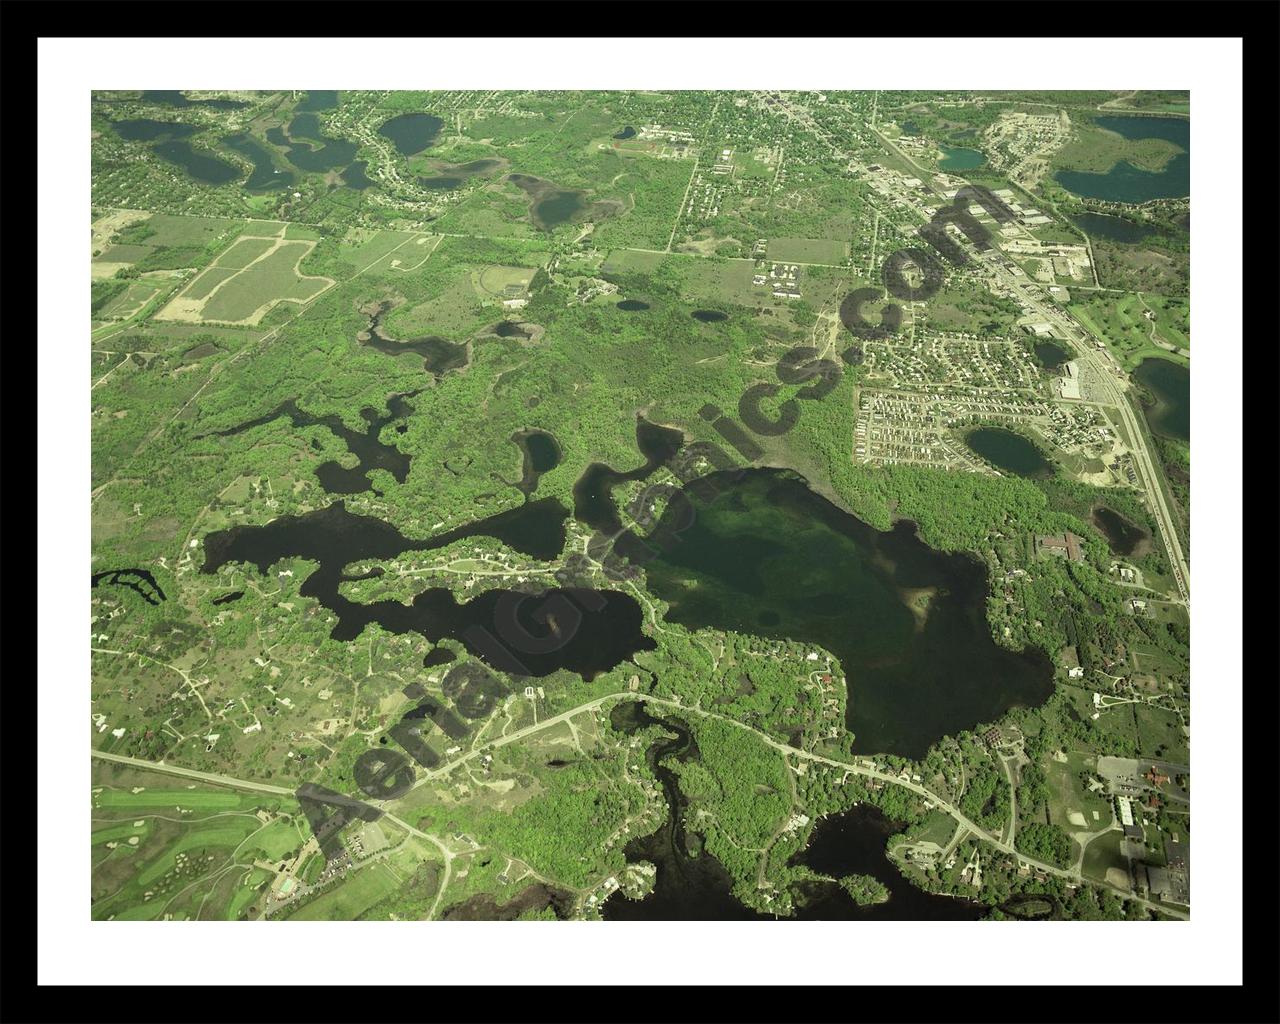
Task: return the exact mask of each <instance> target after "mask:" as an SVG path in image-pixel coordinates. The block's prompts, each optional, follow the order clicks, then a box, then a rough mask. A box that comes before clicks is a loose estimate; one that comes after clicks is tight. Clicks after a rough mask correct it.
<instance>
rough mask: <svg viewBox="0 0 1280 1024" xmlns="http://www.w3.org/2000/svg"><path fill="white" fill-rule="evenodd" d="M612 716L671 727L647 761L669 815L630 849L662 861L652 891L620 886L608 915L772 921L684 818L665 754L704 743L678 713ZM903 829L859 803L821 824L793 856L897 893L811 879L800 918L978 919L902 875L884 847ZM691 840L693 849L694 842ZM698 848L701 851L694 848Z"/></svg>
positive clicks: (637, 705)
mask: <svg viewBox="0 0 1280 1024" xmlns="http://www.w3.org/2000/svg"><path fill="white" fill-rule="evenodd" d="M610 723H611V724H612V725H613V727H614V728H615V729H619V730H621V731H623V732H627V733H635V732H638V731H640V730H642V729H644V728H646V727H648V726H652V725H658V726H660V727H661V728H662V729H663V730H664V731H665V732H667V733H669V734H671V735H668V736H663V737H660V738H658V739H657V740H655V741H654V742H652V743H650V744H649V747H648V749H647V750H646V751H645V760H646V761H647V763H648V765H649V768H650V769H651V770H652V771H653V773H654V775H655V776H656V777H657V779H658V782H659V784H660V785H661V786H662V793H663V796H664V797H665V799H666V803H667V809H668V816H667V818H666V820H665V821H664V822H663V823H662V826H661V827H660V828H659V829H658V830H657V831H656V832H654V833H652V834H651V835H647V836H637V837H636V838H634V839H632V840H630V841H629V842H628V843H627V845H626V847H625V848H624V851H623V852H624V854H625V856H626V858H627V861H628V863H636V862H638V861H649V862H650V863H652V864H653V865H654V866H655V867H656V868H657V875H656V877H655V879H654V888H653V892H652V893H650V894H649V895H648V896H646V897H645V898H644V899H643V900H632V899H628V898H627V897H625V896H623V895H622V894H621V893H614V894H613V895H612V896H611V897H610V898H609V899H608V900H606V901H605V903H604V904H603V906H602V907H601V908H600V912H601V916H603V917H604V919H605V920H606V921H751V920H761V921H763V920H773V919H774V915H773V914H762V913H759V912H757V911H755V910H751V909H750V908H748V907H746V906H744V905H743V904H742V903H740V902H739V901H738V899H737V898H736V897H735V896H734V895H733V891H732V890H733V882H732V879H731V877H730V875H729V873H728V872H727V871H726V870H725V869H724V867H723V866H722V865H721V864H720V862H719V861H718V860H716V858H715V857H713V856H712V855H711V854H709V853H707V852H706V851H705V850H700V849H698V848H699V847H700V846H701V843H700V842H699V840H698V839H697V837H695V836H691V835H690V834H689V833H688V832H687V830H686V829H685V825H684V817H685V809H686V807H687V806H688V800H687V799H686V798H685V796H684V794H683V793H682V792H681V791H680V786H679V781H678V779H677V778H676V775H675V773H674V772H673V771H672V770H671V769H670V768H668V767H666V766H664V765H663V763H662V762H663V759H664V758H672V759H674V760H677V761H688V760H697V758H698V756H699V752H698V747H697V743H696V742H695V741H694V740H693V738H692V736H691V735H690V733H689V730H688V727H687V726H686V724H685V723H684V722H683V721H682V720H681V719H680V718H679V716H678V715H668V716H654V715H652V714H650V712H649V711H648V709H647V708H646V707H645V706H644V705H643V704H642V703H641V702H639V701H628V702H623V703H620V704H617V705H615V706H614V708H613V711H612V712H611V713H610ZM898 830H899V826H898V825H897V824H896V823H895V822H891V821H889V820H887V819H885V818H884V817H883V815H881V814H880V813H879V812H878V811H877V810H876V808H874V807H870V806H867V805H863V806H859V807H855V808H853V809H852V810H850V811H847V812H845V813H844V814H841V815H835V816H832V817H831V818H827V819H825V820H824V821H822V822H821V823H819V825H818V826H817V827H816V828H815V829H814V832H813V836H812V837H811V839H810V843H809V846H808V847H807V848H806V849H805V850H804V851H802V852H801V853H800V854H799V855H798V856H797V857H796V858H795V859H794V861H793V863H802V864H805V865H807V866H808V867H810V868H812V869H813V870H815V871H819V872H822V873H824V874H831V875H833V876H834V877H840V876H843V875H847V874H854V873H856V874H866V875H874V876H875V877H876V878H878V879H879V880H880V881H881V882H883V883H884V884H885V886H886V887H887V888H888V890H889V893H890V898H889V900H888V901H887V902H885V903H882V904H877V905H875V906H869V907H860V906H858V905H857V904H856V903H855V902H854V901H853V899H852V898H851V897H850V896H849V895H848V893H846V892H845V891H844V890H843V889H841V888H840V887H839V886H837V885H834V884H832V885H825V884H811V885H806V887H805V888H806V895H807V896H808V898H807V899H805V900H803V902H802V903H800V905H798V907H797V913H796V915H795V916H796V919H798V920H801V921H831V920H897V921H900V920H924V921H930V920H975V919H977V918H979V917H981V916H982V914H983V913H984V908H982V907H979V906H978V905H976V904H973V903H969V902H967V901H963V900H954V899H950V898H948V897H945V896H931V895H929V894H928V893H925V892H922V891H921V890H919V889H916V888H915V887H914V886H913V885H911V883H910V882H908V881H907V880H906V879H905V878H903V877H902V876H901V875H900V874H899V873H898V871H897V869H895V868H894V866H893V865H892V864H891V863H890V862H889V860H888V858H887V857H885V854H884V845H885V840H886V839H887V838H888V837H889V836H890V835H892V834H894V832H896V831H898ZM691 847H692V848H693V849H691ZM695 851H696V852H695Z"/></svg>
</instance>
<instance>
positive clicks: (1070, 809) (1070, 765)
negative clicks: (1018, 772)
mask: <svg viewBox="0 0 1280 1024" xmlns="http://www.w3.org/2000/svg"><path fill="white" fill-rule="evenodd" d="M1086 759H1087V755H1084V754H1081V753H1078V752H1074V751H1073V752H1072V753H1070V754H1069V755H1068V756H1067V761H1066V763H1065V764H1064V763H1062V762H1060V761H1049V762H1047V763H1046V764H1045V766H1044V773H1045V783H1046V785H1047V786H1048V789H1049V824H1051V825H1060V826H1061V827H1062V828H1065V829H1067V830H1068V831H1076V830H1083V831H1089V832H1092V831H1095V830H1097V829H1100V828H1104V827H1106V826H1107V825H1109V824H1110V823H1111V803H1110V801H1109V800H1108V799H1107V798H1106V797H1105V796H1103V795H1102V794H1100V793H1091V792H1089V790H1088V789H1086V788H1085V786H1084V785H1083V784H1082V783H1081V781H1080V773H1081V772H1082V771H1084V770H1085V762H1086ZM1094 812H1097V815H1098V816H1097V817H1096V818H1095V817H1094V816H1093V815H1094ZM1073 813H1075V814H1079V815H1080V816H1081V817H1083V818H1084V825H1081V824H1080V822H1079V821H1072V820H1071V815H1072V814H1073Z"/></svg>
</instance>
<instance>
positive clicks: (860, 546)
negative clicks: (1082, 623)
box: [575, 469, 1053, 758]
mask: <svg viewBox="0 0 1280 1024" xmlns="http://www.w3.org/2000/svg"><path fill="white" fill-rule="evenodd" d="M685 493H686V497H687V498H688V501H689V503H690V505H691V507H692V511H693V516H692V525H689V526H687V527H685V528H684V529H678V526H679V525H680V524H681V521H682V519H684V517H685V512H684V511H683V510H681V509H679V508H671V507H669V508H668V509H667V511H666V512H664V514H663V517H662V520H661V521H660V522H659V524H658V526H657V527H656V528H655V534H654V535H655V536H663V535H664V534H663V531H664V530H665V531H667V532H668V533H670V534H673V535H674V536H676V537H677V538H678V540H675V541H673V542H667V543H665V544H655V547H657V548H658V550H659V553H658V554H657V556H656V557H655V558H653V560H651V561H648V562H645V563H644V571H645V574H646V578H647V581H648V586H649V589H650V590H651V591H652V592H653V593H654V594H656V595H657V596H658V597H660V598H662V599H663V600H664V601H666V602H668V603H669V606H670V607H669V609H668V612H667V615H666V617H667V619H668V620H669V621H674V622H679V623H681V624H683V625H685V626H687V627H689V628H690V629H698V628H703V627H711V628H714V629H720V630H735V631H737V632H740V633H746V634H754V635H757V636H764V637H774V638H778V639H784V638H786V639H792V640H797V641H800V642H802V643H812V644H814V645H815V646H820V647H822V648H823V649H825V650H827V651H829V652H830V653H831V654H833V655H834V656H835V657H837V658H838V659H839V660H840V664H841V665H842V666H843V668H844V671H845V673H846V675H847V678H848V689H849V703H848V713H847V716H846V722H847V725H848V727H849V730H850V731H851V732H852V733H853V734H854V737H855V739H854V749H855V750H858V751H859V752H866V753H892V754H899V755H902V756H904V757H911V758H917V757H920V756H922V755H923V754H924V753H925V751H926V750H927V749H928V747H929V746H930V745H931V744H932V743H934V742H936V741H937V740H938V739H940V738H942V737H943V736H948V735H954V734H955V733H957V732H959V731H960V730H962V729H968V728H971V727H973V726H974V725H976V724H978V723H979V722H986V721H993V720H995V719H997V718H998V717H999V716H1000V715H1002V714H1003V713H1004V712H1005V711H1007V710H1008V709H1009V708H1010V707H1013V706H1015V705H1026V706H1035V705H1039V704H1040V703H1042V702H1043V701H1044V700H1045V699H1047V698H1048V696H1049V694H1050V693H1051V692H1052V677H1053V670H1052V666H1051V665H1050V663H1049V660H1048V658H1047V657H1046V656H1045V654H1044V652H1043V651H1041V650H1039V649H1027V650H1025V651H1021V652H1015V651H1010V650H1006V649H1005V648H1003V647H998V646H997V645H996V644H995V642H994V641H993V640H992V638H991V629H990V626H989V624H988V622H987V618H986V605H987V591H988V586H987V570H986V566H985V565H983V564H982V563H981V562H979V561H978V560H977V559H975V558H973V557H970V556H968V555H964V554H946V553H943V552H939V551H935V550H934V549H932V548H930V547H928V546H927V545H926V544H925V543H924V542H923V541H921V540H920V539H919V538H918V537H917V536H916V533H915V528H914V526H913V524H911V523H908V522H901V523H899V524H897V526H895V527H894V528H893V529H892V530H889V531H887V532H881V531H879V530H876V529H874V528H873V527H871V526H868V525H867V524H866V523H863V522H861V521H860V520H858V519H856V518H854V517H853V516H851V515H849V514H848V513H846V512H844V511H842V510H841V509H839V508H837V507H836V506H835V505H833V504H831V502H829V501H827V499H825V498H823V497H822V496H820V495H818V494H816V493H815V492H814V491H812V490H810V489H809V487H808V486H807V484H806V482H805V481H804V479H803V478H802V477H799V476H797V475H796V474H794V473H790V472H787V471H783V470H764V469H759V470H745V471H729V472H723V473H714V474H711V475H710V476H708V477H704V478H703V479H702V480H701V481H695V482H694V483H693V484H691V485H689V486H688V487H686V488H685ZM576 498H577V492H576V490H575V499H576ZM579 518H581V515H579ZM815 667H816V666H815Z"/></svg>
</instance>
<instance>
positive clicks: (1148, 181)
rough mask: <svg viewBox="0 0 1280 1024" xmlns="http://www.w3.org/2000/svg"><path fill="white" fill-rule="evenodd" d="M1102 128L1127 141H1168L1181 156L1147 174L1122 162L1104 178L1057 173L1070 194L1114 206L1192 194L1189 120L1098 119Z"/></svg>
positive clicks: (1063, 171)
mask: <svg viewBox="0 0 1280 1024" xmlns="http://www.w3.org/2000/svg"><path fill="white" fill-rule="evenodd" d="M1095 122H1096V124H1097V125H1098V127H1100V128H1105V129H1107V130H1108V131H1113V132H1117V133H1119V134H1120V135H1123V136H1124V137H1125V138H1126V139H1167V140H1168V141H1169V142H1172V143H1173V144H1174V145H1175V146H1178V147H1179V148H1180V149H1181V150H1182V152H1181V153H1178V154H1176V155H1175V156H1173V158H1172V159H1170V160H1169V162H1168V163H1167V164H1165V166H1164V169H1163V170H1160V171H1144V170H1141V169H1139V168H1137V167H1134V166H1133V165H1132V164H1130V163H1129V162H1128V161H1126V160H1121V161H1120V162H1119V163H1117V164H1116V165H1115V166H1114V167H1112V168H1111V170H1109V171H1107V172H1106V173H1105V174H1098V173H1093V172H1089V171H1068V170H1061V171H1058V173H1057V174H1056V175H1054V177H1055V178H1057V180H1058V183H1059V184H1060V185H1061V186H1062V187H1063V188H1065V189H1066V190H1067V191H1068V192H1074V193H1075V194H1076V195H1078V196H1085V197H1086V198H1089V199H1105V200H1108V201H1109V202H1113V203H1145V202H1147V201H1148V200H1151V199H1176V198H1180V197H1182V196H1186V195H1190V193H1191V119H1190V118H1186V117H1144V116H1137V115H1133V116H1128V117H1121V116H1118V117H1099V118H1096V119H1095Z"/></svg>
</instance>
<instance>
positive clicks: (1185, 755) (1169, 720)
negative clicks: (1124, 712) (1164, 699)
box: [1133, 704, 1191, 764]
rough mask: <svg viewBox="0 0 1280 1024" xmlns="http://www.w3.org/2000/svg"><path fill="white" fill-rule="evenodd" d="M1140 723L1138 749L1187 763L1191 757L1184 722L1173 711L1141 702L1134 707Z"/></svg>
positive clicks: (1168, 759)
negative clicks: (1183, 730) (1183, 732)
mask: <svg viewBox="0 0 1280 1024" xmlns="http://www.w3.org/2000/svg"><path fill="white" fill-rule="evenodd" d="M1133 717H1134V720H1135V721H1136V722H1137V724H1138V749H1139V750H1141V751H1142V753H1143V754H1145V755H1146V756H1148V757H1158V758H1160V759H1162V760H1167V761H1175V762H1177V763H1178V764H1186V763H1187V762H1188V760H1189V759H1190V757H1191V751H1190V749H1189V748H1188V746H1187V738H1186V736H1184V735H1183V734H1182V722H1181V720H1180V719H1179V718H1178V716H1177V715H1176V714H1174V713H1173V712H1172V711H1164V710H1162V709H1160V708H1153V707H1151V706H1150V705H1146V704H1141V705H1137V706H1136V707H1135V708H1134V712H1133Z"/></svg>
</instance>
